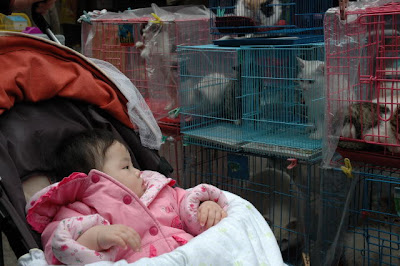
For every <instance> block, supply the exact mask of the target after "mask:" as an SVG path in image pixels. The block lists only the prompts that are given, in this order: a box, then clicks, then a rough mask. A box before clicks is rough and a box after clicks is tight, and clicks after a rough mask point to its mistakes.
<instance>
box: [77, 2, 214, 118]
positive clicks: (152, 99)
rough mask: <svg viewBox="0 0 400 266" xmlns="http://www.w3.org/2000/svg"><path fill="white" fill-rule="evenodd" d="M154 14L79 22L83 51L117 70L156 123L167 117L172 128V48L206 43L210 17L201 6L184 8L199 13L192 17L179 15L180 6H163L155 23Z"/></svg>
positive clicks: (174, 99)
mask: <svg viewBox="0 0 400 266" xmlns="http://www.w3.org/2000/svg"><path fill="white" fill-rule="evenodd" d="M179 8H181V9H179ZM153 9H154V7H153ZM153 9H152V8H145V9H138V10H126V11H124V12H122V13H112V12H111V13H106V14H104V15H101V16H99V17H95V18H92V19H91V22H90V24H89V23H82V52H83V54H84V55H86V56H89V57H94V58H97V59H102V60H105V61H107V62H110V63H111V64H113V65H114V66H116V67H117V68H118V69H119V70H120V71H121V72H123V73H124V74H125V75H126V76H127V77H128V78H129V79H130V80H131V81H132V83H133V84H134V85H135V86H136V87H137V88H138V89H139V91H140V92H141V93H142V95H143V97H144V98H145V100H146V102H147V104H148V105H149V107H150V109H151V110H152V112H153V114H154V116H155V118H156V120H158V121H162V119H164V118H168V117H169V118H168V119H166V120H165V121H164V123H167V124H171V123H175V124H176V123H179V119H177V118H176V116H174V115H171V113H169V112H170V111H171V110H173V109H175V108H177V107H178V106H179V103H178V99H177V98H178V95H177V89H178V82H179V81H178V74H177V65H178V62H177V55H176V46H177V45H180V44H183V45H195V44H207V43H210V41H211V38H210V33H209V28H210V20H209V13H208V11H207V10H205V8H204V7H201V6H200V7H198V6H193V7H186V9H185V10H186V11H187V10H191V11H192V12H198V13H197V14H195V15H193V16H190V15H188V14H187V13H180V12H183V11H181V10H182V9H184V8H183V7H163V8H162V9H161V8H158V9H156V10H161V11H159V12H160V13H162V14H164V13H167V14H168V15H165V16H164V17H162V18H161V19H159V18H158V17H153V16H152V15H151V13H152V12H155V11H154V10H153ZM199 10H200V11H201V12H199ZM167 11H168V12H169V13H168V12H167ZM163 12H164V13H163ZM160 16H161V15H160ZM171 17H172V18H171ZM163 19H164V20H163Z"/></svg>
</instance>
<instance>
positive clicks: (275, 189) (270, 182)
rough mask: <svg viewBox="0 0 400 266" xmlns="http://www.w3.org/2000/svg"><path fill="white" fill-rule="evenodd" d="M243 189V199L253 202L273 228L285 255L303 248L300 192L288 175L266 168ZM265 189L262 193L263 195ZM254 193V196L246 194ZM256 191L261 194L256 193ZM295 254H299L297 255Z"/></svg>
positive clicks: (256, 174)
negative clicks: (299, 218) (298, 200)
mask: <svg viewBox="0 0 400 266" xmlns="http://www.w3.org/2000/svg"><path fill="white" fill-rule="evenodd" d="M250 181H251V182H248V183H246V184H245V185H244V190H243V195H241V196H242V197H244V198H246V199H247V200H248V201H250V202H251V203H252V204H253V205H254V207H255V208H256V209H257V210H258V211H259V212H260V213H261V214H262V215H263V217H264V219H265V220H266V222H267V223H268V224H269V225H270V227H271V230H272V231H273V233H274V235H275V238H276V240H277V242H278V245H279V247H280V249H281V251H282V252H285V253H286V252H288V251H289V249H297V250H298V249H299V248H301V247H302V244H303V241H304V239H303V232H301V230H302V229H301V223H300V220H298V219H297V216H298V215H299V213H298V212H299V210H300V209H301V207H299V204H300V202H297V201H296V200H297V197H299V198H301V197H300V193H301V192H300V189H299V187H298V186H297V184H296V183H295V182H294V180H293V179H292V177H291V176H290V175H289V174H288V173H286V172H285V171H280V170H278V169H275V168H264V169H260V170H259V171H257V172H255V173H254V174H253V175H252V177H251V178H250ZM260 189H262V191H260ZM248 191H252V193H246V192H248ZM254 191H260V192H259V193H255V192H254ZM295 253H296V252H295Z"/></svg>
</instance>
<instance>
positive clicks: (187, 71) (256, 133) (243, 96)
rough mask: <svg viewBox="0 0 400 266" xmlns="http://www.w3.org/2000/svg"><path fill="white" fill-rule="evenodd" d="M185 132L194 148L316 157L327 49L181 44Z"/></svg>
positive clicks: (311, 45)
mask: <svg viewBox="0 0 400 266" xmlns="http://www.w3.org/2000/svg"><path fill="white" fill-rule="evenodd" d="M178 54H179V61H180V63H181V68H180V79H181V83H180V97H181V104H182V106H181V108H182V110H181V114H182V117H181V118H182V122H181V126H182V128H181V130H182V132H183V133H184V134H185V135H186V136H187V137H188V139H189V141H191V142H192V143H194V144H200V145H205V146H209V147H215V148H225V149H229V150H232V151H246V152H253V153H259V154H265V155H281V156H294V157H296V158H301V159H307V160H310V159H316V158H318V157H319V156H320V155H321V147H322V140H321V139H322V136H323V130H324V127H323V121H324V117H323V115H324V109H325V95H324V61H323V60H324V46H323V44H321V43H313V44H308V45H287V46H283V45H282V46H262V47H247V46H242V47H220V46H215V45H207V46H180V47H179V49H178Z"/></svg>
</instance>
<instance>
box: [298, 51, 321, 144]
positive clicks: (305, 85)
mask: <svg viewBox="0 0 400 266" xmlns="http://www.w3.org/2000/svg"><path fill="white" fill-rule="evenodd" d="M297 62H298V65H299V68H300V71H299V73H298V75H297V78H298V83H299V86H300V88H301V90H302V95H303V99H304V103H305V105H306V107H307V118H308V123H310V124H312V126H313V127H314V128H315V131H314V132H313V133H311V134H310V135H309V137H310V138H311V139H321V138H322V136H323V133H324V114H325V76H324V73H325V63H324V62H323V61H319V60H303V59H301V58H299V57H297Z"/></svg>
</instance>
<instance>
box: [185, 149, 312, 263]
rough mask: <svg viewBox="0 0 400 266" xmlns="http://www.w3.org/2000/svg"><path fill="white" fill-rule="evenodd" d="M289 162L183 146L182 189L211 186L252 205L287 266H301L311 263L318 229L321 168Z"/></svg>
mask: <svg viewBox="0 0 400 266" xmlns="http://www.w3.org/2000/svg"><path fill="white" fill-rule="evenodd" d="M288 165H290V163H289V162H287V161H286V158H283V157H281V158H279V157H262V156H259V155H255V154H250V153H237V152H236V153H232V152H229V151H224V150H219V149H213V148H208V147H203V146H197V145H188V146H184V179H183V182H182V183H183V185H184V187H192V186H194V185H196V184H199V183H202V182H204V183H209V184H212V185H215V186H217V187H219V188H220V189H223V190H226V191H229V192H232V193H235V194H237V195H239V196H241V197H242V198H244V199H246V200H248V201H249V202H250V203H251V204H252V206H254V207H255V208H257V209H258V211H260V213H261V214H262V215H263V216H264V218H265V219H266V221H267V222H268V223H269V225H270V227H271V230H272V231H273V232H274V235H275V237H276V239H277V241H278V244H279V246H280V249H281V251H282V255H283V258H284V261H285V262H286V263H290V264H292V265H301V264H302V263H303V259H304V258H307V257H308V252H309V247H310V241H311V237H312V231H313V226H314V225H315V222H314V221H315V220H316V219H315V215H314V209H315V208H314V207H313V206H314V200H315V188H316V187H318V186H319V185H318V184H314V182H315V181H318V180H319V167H318V165H317V164H315V163H309V162H305V161H302V162H300V161H299V163H298V164H297V166H295V167H294V168H292V169H290V170H289V169H288V168H287V166H288Z"/></svg>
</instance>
